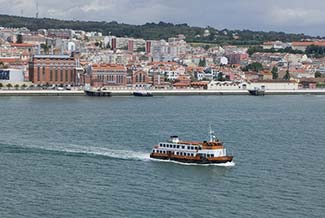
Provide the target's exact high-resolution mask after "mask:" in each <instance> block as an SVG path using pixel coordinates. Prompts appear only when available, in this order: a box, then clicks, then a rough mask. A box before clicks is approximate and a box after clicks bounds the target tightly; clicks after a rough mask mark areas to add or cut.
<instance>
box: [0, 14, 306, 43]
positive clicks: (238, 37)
mask: <svg viewBox="0 0 325 218" xmlns="http://www.w3.org/2000/svg"><path fill="white" fill-rule="evenodd" d="M0 26H4V27H27V28H28V29H30V30H32V31H36V30H38V29H48V28H52V29H74V30H84V31H98V32H102V33H103V34H104V35H115V36H118V37H124V36H127V37H134V38H143V39H168V38H170V37H175V36H176V35H178V34H184V35H185V36H186V41H187V42H202V43H216V44H221V45H224V44H233V45H258V44H261V43H263V42H265V41H275V40H280V41H283V42H291V41H301V40H304V39H308V38H311V37H310V36H306V35H304V34H287V33H284V32H274V31H271V32H263V31H251V30H228V29H223V30H217V29H215V28H212V27H206V28H202V27H191V26H189V25H188V24H172V23H166V22H159V23H146V24H144V25H130V24H124V23H118V22H116V21H111V22H106V21H102V22H96V21H78V20H74V21H72V20H57V19H51V18H38V19H37V18H30V17H19V16H9V15H0ZM206 30H208V31H209V34H204V33H205V31H206Z"/></svg>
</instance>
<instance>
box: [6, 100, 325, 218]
mask: <svg viewBox="0 0 325 218" xmlns="http://www.w3.org/2000/svg"><path fill="white" fill-rule="evenodd" d="M0 113H1V116H0V117H1V122H0V126H1V135H0V136H1V137H0V217H4V218H7V217H8V218H9V217H10V218H11V217H256V218H260V217H267V218H269V217H295V218H299V217H304V218H305V217H324V214H325V96H265V97H252V96H195V97H194V96H192V97H191V96H186V97H171V96H168V97H153V98H137V97H112V98H91V97H1V98H0ZM209 123H210V124H211V125H212V128H213V129H214V130H215V131H216V133H217V135H218V137H219V138H220V139H222V140H223V141H224V143H225V146H226V147H227V149H228V152H230V153H231V154H233V155H234V166H228V167H227V166H188V165H182V164H176V163H170V162H158V161H152V160H150V159H149V157H148V156H149V153H150V151H151V148H152V146H153V145H154V144H157V143H158V142H159V141H165V140H167V139H168V138H169V136H170V135H178V136H179V137H180V138H181V139H185V140H200V141H203V140H207V139H208V130H209Z"/></svg>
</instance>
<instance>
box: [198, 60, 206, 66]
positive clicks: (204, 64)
mask: <svg viewBox="0 0 325 218" xmlns="http://www.w3.org/2000/svg"><path fill="white" fill-rule="evenodd" d="M199 66H200V67H205V66H206V60H205V58H203V59H200V61H199Z"/></svg>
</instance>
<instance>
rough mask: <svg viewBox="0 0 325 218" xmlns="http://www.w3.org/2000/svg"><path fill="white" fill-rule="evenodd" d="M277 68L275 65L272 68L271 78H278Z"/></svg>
mask: <svg viewBox="0 0 325 218" xmlns="http://www.w3.org/2000/svg"><path fill="white" fill-rule="evenodd" d="M278 71H279V70H278V68H277V67H276V66H274V67H273V68H272V71H271V72H272V78H273V79H277V78H279V74H278Z"/></svg>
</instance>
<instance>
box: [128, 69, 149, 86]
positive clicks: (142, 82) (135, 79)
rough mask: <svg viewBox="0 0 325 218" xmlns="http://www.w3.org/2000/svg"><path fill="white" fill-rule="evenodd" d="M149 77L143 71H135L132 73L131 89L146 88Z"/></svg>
mask: <svg viewBox="0 0 325 218" xmlns="http://www.w3.org/2000/svg"><path fill="white" fill-rule="evenodd" d="M149 86H150V84H149V76H148V72H146V71H143V70H137V71H133V72H132V87H133V88H148V87H149Z"/></svg>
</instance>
